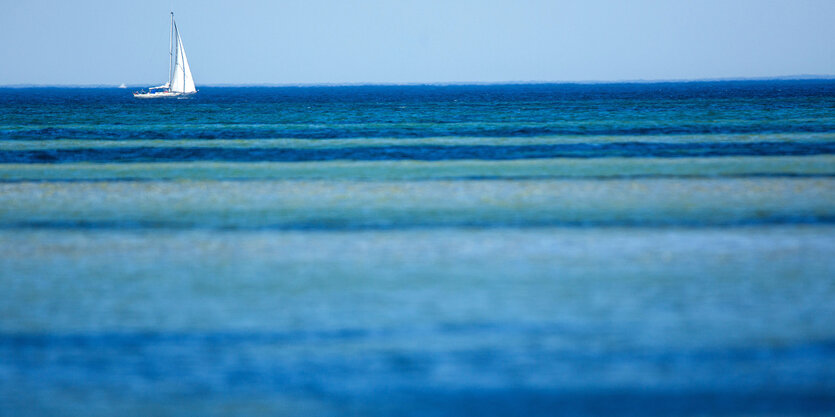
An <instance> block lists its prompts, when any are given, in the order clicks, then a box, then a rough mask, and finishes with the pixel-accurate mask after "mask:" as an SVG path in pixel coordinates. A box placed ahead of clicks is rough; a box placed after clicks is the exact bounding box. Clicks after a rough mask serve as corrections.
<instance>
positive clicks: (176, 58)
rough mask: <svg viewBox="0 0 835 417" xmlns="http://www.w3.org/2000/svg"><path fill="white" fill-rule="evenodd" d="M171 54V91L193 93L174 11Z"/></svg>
mask: <svg viewBox="0 0 835 417" xmlns="http://www.w3.org/2000/svg"><path fill="white" fill-rule="evenodd" d="M171 42H172V45H171V54H172V65H171V75H170V77H169V81H168V83H169V86H170V89H169V91H171V92H172V93H193V92H195V91H197V90H196V89H195V88H194V79H193V78H192V77H191V68H189V66H188V58H186V50H185V48H183V40H182V39H181V38H180V31H179V30H177V22H175V21H174V13H171Z"/></svg>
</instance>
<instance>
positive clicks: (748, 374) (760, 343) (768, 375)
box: [0, 79, 835, 417]
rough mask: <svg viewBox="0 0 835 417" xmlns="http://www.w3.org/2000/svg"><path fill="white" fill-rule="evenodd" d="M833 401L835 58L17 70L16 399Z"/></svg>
mask: <svg viewBox="0 0 835 417" xmlns="http://www.w3.org/2000/svg"><path fill="white" fill-rule="evenodd" d="M198 87H199V86H198ZM833 414H835V80H831V79H830V80H771V81H762V80H760V81H716V82H665V83H614V84H509V85H404V86H392V85H388V86H374V85H368V86H365V85H363V86H302V87H199V92H198V93H197V94H196V95H194V96H190V97H187V98H181V99H153V100H138V99H134V98H133V97H132V95H131V91H130V90H126V89H118V88H0V415H2V416H85V417H94V416H207V417H213V416H430V417H431V416H673V415H675V416H707V415H711V416H713V415H717V416H831V415H833Z"/></svg>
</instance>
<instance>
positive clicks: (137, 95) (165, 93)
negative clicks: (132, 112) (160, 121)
mask: <svg viewBox="0 0 835 417" xmlns="http://www.w3.org/2000/svg"><path fill="white" fill-rule="evenodd" d="M191 94H194V93H172V92H169V91H163V92H159V93H133V97H134V98H170V97H182V96H188V95H191Z"/></svg>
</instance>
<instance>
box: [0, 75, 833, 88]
mask: <svg viewBox="0 0 835 417" xmlns="http://www.w3.org/2000/svg"><path fill="white" fill-rule="evenodd" d="M815 80H820V81H824V80H835V74H798V75H780V76H765V77H709V78H658V79H643V78H637V79H622V80H575V81H537V80H526V81H436V82H332V83H211V84H202V85H200V86H201V87H363V86H366V87H371V86H381V87H396V86H404V87H407V86H465V85H546V84H664V83H691V82H692V83H698V82H726V81H727V82H733V81H815ZM122 84H124V83H121V84H69V83H68V84H35V83H18V84H0V88H122V87H121V85H122ZM150 84H154V83H141V84H139V83H137V84H125V87H124V88H137V87H139V88H141V87H143V86H146V85H150Z"/></svg>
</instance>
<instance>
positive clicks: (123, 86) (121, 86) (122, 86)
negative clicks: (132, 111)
mask: <svg viewBox="0 0 835 417" xmlns="http://www.w3.org/2000/svg"><path fill="white" fill-rule="evenodd" d="M119 88H128V86H126V85H125V83H121V84H119Z"/></svg>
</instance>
